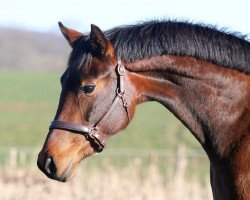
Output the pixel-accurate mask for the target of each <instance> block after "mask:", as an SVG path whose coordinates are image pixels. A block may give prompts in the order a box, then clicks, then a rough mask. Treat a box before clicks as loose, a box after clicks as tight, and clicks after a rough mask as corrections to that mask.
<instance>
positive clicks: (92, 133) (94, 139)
mask: <svg viewBox="0 0 250 200" xmlns="http://www.w3.org/2000/svg"><path fill="white" fill-rule="evenodd" d="M125 73H126V70H125V67H124V66H123V65H122V63H121V59H120V58H119V59H118V63H117V74H118V83H119V84H118V86H117V89H116V97H115V99H114V100H113V102H112V104H111V106H110V107H109V109H108V110H107V111H106V113H105V114H104V115H103V117H102V118H101V119H100V120H99V121H98V122H97V123H96V124H95V125H94V126H93V127H91V128H89V127H87V126H83V125H81V124H75V123H71V122H66V121H59V120H54V121H52V122H51V124H50V126H49V130H52V129H61V130H66V131H71V132H74V133H78V134H82V135H84V136H85V138H86V139H87V140H89V141H90V143H91V144H92V146H93V147H94V150H95V151H96V152H101V151H103V150H104V149H105V143H104V141H102V140H101V139H100V134H99V132H98V125H100V124H101V122H104V121H106V120H107V119H108V117H109V116H110V114H111V113H112V111H113V109H114V108H115V106H116V104H117V103H118V101H119V100H120V99H121V100H122V103H123V107H124V108H125V110H126V114H127V117H128V122H130V115H129V111H128V103H127V101H126V98H125V95H124V94H125V88H124V76H125Z"/></svg>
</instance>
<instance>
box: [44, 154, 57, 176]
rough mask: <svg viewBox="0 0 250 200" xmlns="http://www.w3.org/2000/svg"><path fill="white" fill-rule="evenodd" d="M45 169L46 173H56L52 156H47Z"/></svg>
mask: <svg viewBox="0 0 250 200" xmlns="http://www.w3.org/2000/svg"><path fill="white" fill-rule="evenodd" d="M45 170H46V172H48V174H55V173H56V165H55V162H54V160H53V158H51V157H49V158H47V160H46V163H45Z"/></svg>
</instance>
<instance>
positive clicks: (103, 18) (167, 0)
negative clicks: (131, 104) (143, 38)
mask: <svg viewBox="0 0 250 200" xmlns="http://www.w3.org/2000/svg"><path fill="white" fill-rule="evenodd" d="M0 5H1V6H0V13H1V16H0V26H5V27H17V28H24V29H29V30H34V31H42V32H54V33H58V34H59V30H58V26H57V22H58V21H62V22H63V23H64V24H65V25H66V26H68V27H71V28H74V29H76V30H78V31H81V32H89V30H90V24H96V25H97V26H99V27H100V28H101V29H103V30H107V29H109V28H112V27H114V26H118V25H122V24H134V23H136V22H139V21H145V20H150V19H179V20H189V21H192V22H202V23H205V24H212V25H217V26H218V27H226V28H228V29H229V30H230V31H236V32H241V33H243V34H244V35H250V23H249V20H250V1H249V0H238V1H232V0H209V1H207V0H206V1H203V0H124V1H120V0H92V1H85V0H70V1H67V2H66V1H65V2H63V1H62V0H42V1H35V0H21V1H20V0H8V1H6V0H0Z"/></svg>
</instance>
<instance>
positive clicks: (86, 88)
mask: <svg viewBox="0 0 250 200" xmlns="http://www.w3.org/2000/svg"><path fill="white" fill-rule="evenodd" d="M94 89H95V85H84V86H83V87H82V88H81V89H80V90H81V92H83V93H85V94H90V93H92V92H93V91H94Z"/></svg>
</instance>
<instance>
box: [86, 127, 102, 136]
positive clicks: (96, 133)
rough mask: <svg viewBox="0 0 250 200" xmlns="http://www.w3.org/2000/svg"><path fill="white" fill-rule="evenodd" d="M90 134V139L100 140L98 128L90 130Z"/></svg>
mask: <svg viewBox="0 0 250 200" xmlns="http://www.w3.org/2000/svg"><path fill="white" fill-rule="evenodd" d="M88 134H89V135H90V137H94V138H97V139H99V137H100V135H99V133H98V128H97V127H92V128H90V130H89V132H88Z"/></svg>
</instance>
